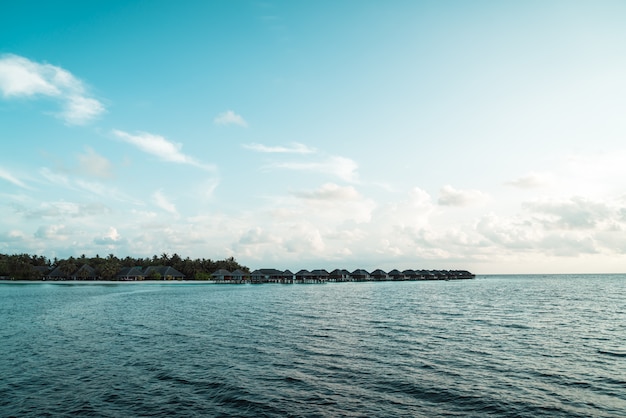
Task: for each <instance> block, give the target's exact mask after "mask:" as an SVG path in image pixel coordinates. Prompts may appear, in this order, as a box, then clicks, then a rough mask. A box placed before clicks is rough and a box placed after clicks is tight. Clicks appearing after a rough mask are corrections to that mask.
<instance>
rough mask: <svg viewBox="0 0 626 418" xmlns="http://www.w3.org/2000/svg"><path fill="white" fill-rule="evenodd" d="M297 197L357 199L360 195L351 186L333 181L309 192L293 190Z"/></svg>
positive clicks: (328, 199) (330, 199) (327, 199)
mask: <svg viewBox="0 0 626 418" xmlns="http://www.w3.org/2000/svg"><path fill="white" fill-rule="evenodd" d="M293 194H294V195H295V196H297V197H301V198H304V199H312V200H326V201H332V200H341V201H346V200H355V199H359V198H360V197H361V195H360V194H359V192H358V191H356V189H355V188H354V187H352V186H346V187H342V186H339V185H337V184H334V183H326V184H324V185H322V186H321V187H320V188H318V189H316V190H313V191H311V192H295V193H293Z"/></svg>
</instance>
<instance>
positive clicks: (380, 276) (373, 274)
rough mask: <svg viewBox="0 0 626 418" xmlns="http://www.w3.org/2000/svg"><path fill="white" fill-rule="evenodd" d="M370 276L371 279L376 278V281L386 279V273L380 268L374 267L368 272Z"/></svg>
mask: <svg viewBox="0 0 626 418" xmlns="http://www.w3.org/2000/svg"><path fill="white" fill-rule="evenodd" d="M370 276H371V277H372V279H374V280H377V281H382V280H387V278H388V276H387V273H385V272H384V271H383V270H381V269H376V270H374V271H372V272H371V273H370Z"/></svg>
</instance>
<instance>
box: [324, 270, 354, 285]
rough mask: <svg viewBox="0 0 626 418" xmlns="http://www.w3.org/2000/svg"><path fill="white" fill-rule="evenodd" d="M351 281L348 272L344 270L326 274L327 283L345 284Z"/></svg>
mask: <svg viewBox="0 0 626 418" xmlns="http://www.w3.org/2000/svg"><path fill="white" fill-rule="evenodd" d="M350 280H352V277H351V276H350V272H349V271H348V270H345V269H334V270H333V271H331V272H330V273H329V274H328V281H331V282H347V281H350Z"/></svg>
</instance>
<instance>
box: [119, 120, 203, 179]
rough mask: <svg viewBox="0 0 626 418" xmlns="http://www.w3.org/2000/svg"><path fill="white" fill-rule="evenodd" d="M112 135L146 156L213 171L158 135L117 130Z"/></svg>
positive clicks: (180, 145)
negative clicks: (133, 133)
mask: <svg viewBox="0 0 626 418" xmlns="http://www.w3.org/2000/svg"><path fill="white" fill-rule="evenodd" d="M113 134H114V135H115V136H116V137H118V138H119V139H121V140H123V141H125V142H128V143H129V144H132V145H134V146H136V147H137V148H139V149H140V150H141V151H143V152H145V153H147V154H152V155H154V156H156V157H158V158H160V159H161V160H163V161H168V162H172V163H178V164H189V165H193V166H195V167H199V168H202V169H204V170H214V169H215V167H214V166H212V165H208V164H203V163H200V162H199V161H197V160H196V159H194V158H193V157H190V156H188V155H186V154H184V153H183V152H182V151H181V149H182V147H183V146H182V144H179V143H176V142H171V141H168V140H167V139H165V138H164V137H162V136H160V135H153V134H150V133H147V132H138V133H136V134H135V135H132V134H129V133H127V132H124V131H120V130H117V129H114V130H113Z"/></svg>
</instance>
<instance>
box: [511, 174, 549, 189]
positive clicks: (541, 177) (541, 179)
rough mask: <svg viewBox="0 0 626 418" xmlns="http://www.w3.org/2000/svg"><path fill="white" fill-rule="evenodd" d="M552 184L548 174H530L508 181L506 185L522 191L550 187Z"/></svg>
mask: <svg viewBox="0 0 626 418" xmlns="http://www.w3.org/2000/svg"><path fill="white" fill-rule="evenodd" d="M550 182H551V180H550V177H549V176H548V175H546V174H540V173H529V174H527V175H525V176H522V177H519V178H516V179H514V180H511V181H507V182H506V183H505V184H506V185H508V186H513V187H517V188H520V189H535V188H539V187H545V186H547V185H549V184H550Z"/></svg>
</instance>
